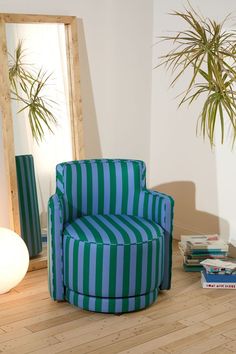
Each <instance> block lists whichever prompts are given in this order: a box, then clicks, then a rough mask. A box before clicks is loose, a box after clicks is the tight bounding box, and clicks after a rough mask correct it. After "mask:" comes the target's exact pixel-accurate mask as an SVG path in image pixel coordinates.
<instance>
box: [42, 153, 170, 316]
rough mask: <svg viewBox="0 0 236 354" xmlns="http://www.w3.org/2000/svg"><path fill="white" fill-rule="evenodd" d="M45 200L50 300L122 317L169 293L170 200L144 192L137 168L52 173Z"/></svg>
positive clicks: (133, 163) (72, 165) (118, 165)
mask: <svg viewBox="0 0 236 354" xmlns="http://www.w3.org/2000/svg"><path fill="white" fill-rule="evenodd" d="M56 171H57V174H56V184H57V188H56V194H54V195H53V196H52V197H51V198H50V200H49V207H48V219H49V220H48V236H49V237H48V243H49V245H48V246H49V247H48V250H49V289H50V294H51V297H52V298H53V299H54V300H67V301H68V302H70V303H71V304H73V305H75V306H78V307H80V308H83V309H86V310H90V311H97V312H110V313H122V312H129V311H135V310H139V309H142V308H144V307H146V306H148V305H150V304H151V303H153V302H154V301H155V300H156V298H157V295H158V290H159V289H169V288H170V285H171V254H172V247H171V244H172V220H173V205H174V203H173V199H172V198H171V197H169V196H167V195H165V194H161V193H158V192H153V191H149V190H147V189H146V169H145V164H144V162H142V161H138V160H108V159H101V160H83V161H73V162H67V163H62V164H59V165H57V169H56Z"/></svg>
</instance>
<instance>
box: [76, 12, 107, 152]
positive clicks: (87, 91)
mask: <svg viewBox="0 0 236 354" xmlns="http://www.w3.org/2000/svg"><path fill="white" fill-rule="evenodd" d="M78 33H79V60H80V77H81V96H82V109H83V119H84V144H85V156H86V158H87V159H89V158H101V157H102V151H101V144H100V139H99V132H98V124H97V116H96V110H95V105H94V98H93V90H92V82H91V76H90V70H89V61H88V54H87V48H86V42H85V36H84V26H83V21H82V20H81V19H78Z"/></svg>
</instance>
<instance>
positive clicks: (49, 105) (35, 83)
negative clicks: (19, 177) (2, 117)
mask: <svg viewBox="0 0 236 354" xmlns="http://www.w3.org/2000/svg"><path fill="white" fill-rule="evenodd" d="M8 54H9V80H10V85H11V98H12V99H13V100H16V101H18V102H20V105H21V108H20V110H19V111H18V113H20V112H23V111H26V112H27V115H28V119H29V124H30V128H31V132H32V136H33V138H34V139H35V140H36V142H37V143H39V142H40V141H42V140H43V137H44V134H45V129H47V130H49V131H50V132H52V133H53V128H54V126H55V125H56V122H57V121H56V118H55V116H54V113H53V106H54V105H55V104H56V103H55V102H54V101H52V100H51V99H50V98H48V97H47V96H45V89H46V88H47V85H48V82H49V79H50V77H51V74H47V72H45V71H43V70H42V69H40V70H37V69H36V68H34V67H33V66H32V65H29V64H25V63H24V57H25V56H26V54H25V49H24V48H23V44H22V41H19V43H18V45H17V48H16V50H15V52H14V54H10V53H8ZM29 67H30V68H29Z"/></svg>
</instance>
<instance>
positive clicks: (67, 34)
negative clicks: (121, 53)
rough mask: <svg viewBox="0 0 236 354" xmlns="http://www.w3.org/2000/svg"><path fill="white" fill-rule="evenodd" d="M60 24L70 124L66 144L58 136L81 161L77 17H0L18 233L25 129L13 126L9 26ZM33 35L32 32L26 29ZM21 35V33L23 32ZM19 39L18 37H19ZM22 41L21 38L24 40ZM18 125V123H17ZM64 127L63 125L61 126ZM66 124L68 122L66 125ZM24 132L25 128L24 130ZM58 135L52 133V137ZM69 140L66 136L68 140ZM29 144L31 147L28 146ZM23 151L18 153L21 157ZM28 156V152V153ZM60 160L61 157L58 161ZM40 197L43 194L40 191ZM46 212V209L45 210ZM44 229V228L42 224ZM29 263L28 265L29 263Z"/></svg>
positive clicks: (3, 103) (2, 90) (0, 95)
mask: <svg viewBox="0 0 236 354" xmlns="http://www.w3.org/2000/svg"><path fill="white" fill-rule="evenodd" d="M53 24H54V25H60V26H62V27H63V28H62V31H61V32H63V34H64V44H63V45H64V49H65V58H66V59H65V62H66V74H67V79H66V81H67V82H66V85H67V89H66V91H67V105H68V112H69V113H68V119H67V121H66V122H68V124H69V131H70V133H69V135H68V136H69V137H70V140H71V141H70V142H69V141H64V140H63V134H61V137H62V141H61V145H62V147H63V145H64V146H67V145H68V144H71V155H70V156H71V159H72V160H74V159H83V158H84V139H83V117H82V102H81V91H80V73H79V71H80V68H79V48H78V30H77V18H76V17H74V16H53V15H30V14H7V13H2V14H0V75H1V80H0V109H1V114H2V134H3V144H4V156H5V170H6V175H7V180H8V197H9V205H10V210H9V222H10V227H11V229H13V230H15V232H17V233H18V234H21V225H20V212H19V200H18V186H17V171H16V161H15V156H16V154H19V152H18V151H17V146H18V145H19V143H18V140H19V139H18V137H17V139H16V132H17V136H19V135H20V136H21V138H22V139H23V140H25V139H26V137H24V131H25V128H24V127H22V128H20V129H19V126H17V127H16V126H15V118H14V116H15V113H16V109H15V108H14V107H13V106H12V94H11V92H12V90H11V82H10V80H9V48H8V46H12V43H11V44H10V43H9V38H12V37H11V36H9V31H10V32H11V31H12V29H11V28H10V29H9V28H8V26H10V25H15V26H18V25H24V26H25V25H42V26H43V25H53ZM29 31H30V32H32V30H29ZM47 31H48V30H47V29H45V27H44V38H45V39H46V37H47V36H48V32H47ZM22 33H24V31H23V32H22ZM18 39H19V38H18ZM23 39H24V38H23ZM17 124H18V123H17ZM63 124H64V123H63ZM66 124H67V123H66ZM26 130H27V129H26ZM56 134H57V132H55V135H56ZM67 139H68V137H67ZM31 145H32V144H31ZM46 149H48V150H45V148H44V154H45V151H46V155H47V151H49V150H51V148H50V149H49V148H48V147H46ZM21 153H22V152H20V154H21ZM28 153H30V154H31V151H28ZM62 161H63V158H61V160H60V162H62ZM52 167H53V168H54V170H55V166H52ZM40 193H41V194H42V191H40ZM44 209H45V207H44ZM44 226H45V225H44ZM32 262H33V263H34V265H33V266H31V268H40V266H37V264H38V263H41V266H42V264H44V265H45V264H46V257H45V256H42V257H40V256H39V257H38V258H37V259H34V260H33V261H32ZM32 262H31V264H32Z"/></svg>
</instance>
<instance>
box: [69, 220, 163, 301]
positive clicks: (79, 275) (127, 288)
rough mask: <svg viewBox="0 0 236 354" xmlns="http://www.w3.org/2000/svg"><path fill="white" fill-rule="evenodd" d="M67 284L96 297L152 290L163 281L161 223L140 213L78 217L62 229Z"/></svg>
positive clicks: (123, 295)
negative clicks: (141, 215)
mask: <svg viewBox="0 0 236 354" xmlns="http://www.w3.org/2000/svg"><path fill="white" fill-rule="evenodd" d="M64 235H65V237H64V250H65V252H64V279H65V280H64V283H65V285H66V287H68V288H69V289H73V290H74V291H76V292H78V293H81V294H84V295H91V296H98V297H129V296H136V295H141V294H146V293H148V292H150V291H153V290H154V289H155V288H156V287H157V286H158V285H160V282H161V280H162V272H163V269H162V264H163V255H162V249H163V237H164V233H163V230H162V229H161V227H160V226H158V225H157V224H155V223H153V222H150V221H148V220H144V219H142V218H139V217H135V216H134V217H131V216H127V215H104V216H103V215H96V216H85V217H81V218H79V219H76V221H74V222H73V223H72V224H70V225H69V226H67V227H66V228H65V231H64Z"/></svg>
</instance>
